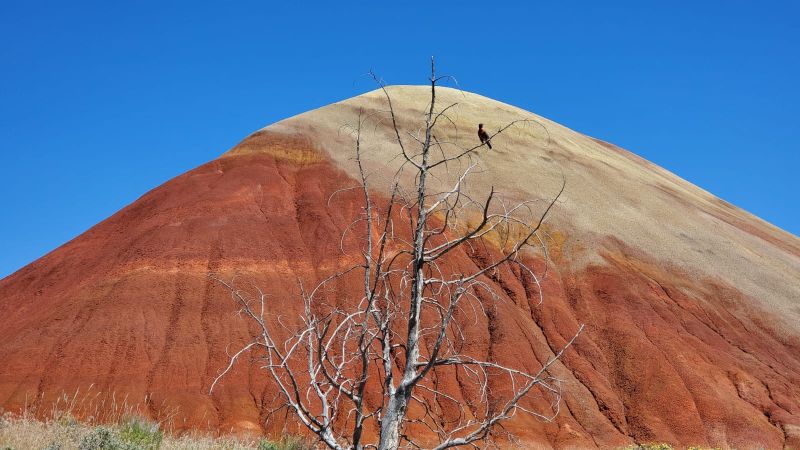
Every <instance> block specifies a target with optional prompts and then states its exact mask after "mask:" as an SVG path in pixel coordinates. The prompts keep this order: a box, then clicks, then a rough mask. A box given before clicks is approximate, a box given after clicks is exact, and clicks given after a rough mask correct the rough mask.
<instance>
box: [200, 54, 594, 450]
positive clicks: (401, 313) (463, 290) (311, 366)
mask: <svg viewBox="0 0 800 450" xmlns="http://www.w3.org/2000/svg"><path fill="white" fill-rule="evenodd" d="M373 78H374V79H375V81H376V82H377V83H378V85H379V87H380V88H381V89H382V92H383V94H384V97H385V100H386V104H387V110H386V111H385V112H384V113H385V115H384V116H383V117H381V118H379V120H387V121H388V122H389V123H390V127H391V130H392V133H393V135H394V136H393V139H394V140H395V141H396V145H397V148H398V156H399V157H400V158H401V161H402V165H401V167H400V169H399V170H398V171H397V173H395V176H394V179H393V180H392V181H391V182H390V183H389V184H390V186H391V187H390V189H389V192H388V195H386V194H384V195H383V196H380V195H378V194H376V192H375V191H374V190H373V188H372V186H371V185H370V177H369V174H368V172H367V169H366V168H365V160H364V158H363V140H362V137H363V136H364V135H363V133H362V131H363V130H364V128H365V126H366V125H365V124H366V123H367V122H368V121H370V120H373V119H375V117H371V116H367V115H366V114H365V113H364V111H363V110H362V111H360V112H359V115H358V118H357V121H356V123H355V124H353V125H352V126H349V127H347V130H348V132H350V133H351V134H352V136H353V138H354V147H355V163H356V164H357V166H358V174H359V176H360V179H359V185H358V186H357V187H356V189H358V190H360V192H361V194H360V195H359V196H360V197H362V200H363V205H362V212H361V214H360V216H359V217H358V218H356V220H355V221H354V222H353V224H352V225H351V227H349V228H348V231H349V232H350V233H354V234H357V235H358V237H359V238H360V239H357V240H355V242H356V244H354V245H355V248H356V249H357V251H358V254H359V257H358V259H359V261H360V262H359V263H358V264H356V265H354V266H352V267H350V268H347V269H344V270H340V271H338V272H336V273H334V274H333V275H331V276H330V277H329V278H327V279H324V280H322V281H321V282H319V283H318V284H317V285H316V286H315V287H314V288H313V289H311V290H310V291H309V290H306V289H303V288H302V285H301V295H300V301H302V305H303V314H302V315H301V317H299V318H297V323H296V324H289V323H286V322H285V321H283V320H277V321H276V320H274V319H275V317H276V314H275V312H273V311H270V308H269V307H268V304H267V300H266V299H267V296H266V294H265V293H264V292H263V291H261V290H259V289H258V288H257V287H256V288H252V289H250V288H248V289H243V288H240V287H239V286H238V283H236V282H235V280H224V279H221V278H219V277H217V276H216V275H212V277H214V278H215V279H216V280H218V281H219V282H220V283H221V284H222V285H224V286H225V287H226V288H227V289H228V290H229V291H230V292H231V295H232V297H233V299H234V300H235V301H236V303H237V304H238V305H239V307H240V308H241V312H242V313H243V315H244V317H246V318H247V319H248V320H249V322H251V324H254V325H255V328H256V330H257V333H256V334H255V335H254V336H253V340H252V341H250V342H249V343H248V344H247V345H245V346H244V347H243V348H242V349H241V350H239V351H238V352H236V353H235V354H233V355H232V356H231V358H230V362H229V364H228V366H227V367H226V368H225V369H224V370H223V371H222V373H221V374H220V375H219V376H218V377H217V378H216V379H215V380H214V382H213V383H212V386H211V389H212V390H213V388H214V386H215V385H216V384H217V383H218V382H219V381H220V380H221V379H222V378H223V377H224V376H225V374H226V373H228V372H229V370H230V369H231V368H232V367H233V366H234V364H235V362H236V361H237V360H238V359H239V357H240V356H241V355H243V354H244V353H245V352H248V351H256V352H258V354H259V357H260V358H261V360H262V361H263V364H262V368H263V369H264V370H265V371H266V372H267V373H268V377H269V379H270V380H271V382H274V384H275V385H276V386H277V388H278V391H279V393H280V396H281V403H282V405H283V406H285V407H287V408H288V409H289V410H290V411H291V412H292V413H294V415H296V416H297V418H298V419H299V420H300V421H301V422H302V423H303V425H305V426H306V427H307V428H308V430H310V431H311V432H312V433H314V435H316V437H317V438H318V439H319V441H320V442H321V443H323V444H324V445H325V446H327V447H328V448H331V449H336V450H340V449H342V450H343V449H366V448H376V449H380V450H385V449H398V448H400V447H404V448H423V447H425V448H433V449H436V450H439V449H446V448H450V447H458V446H473V447H477V443H479V442H481V441H484V440H486V439H487V438H489V437H490V433H491V432H492V430H493V429H494V428H495V427H496V426H497V425H498V424H500V423H501V422H503V421H505V420H507V419H510V418H512V417H514V416H515V415H516V414H518V413H525V414H530V415H533V416H536V417H538V418H541V419H543V420H552V419H553V418H554V417H555V415H556V414H557V413H558V409H559V402H560V399H561V391H560V385H559V380H557V379H556V378H554V377H553V376H552V375H551V374H550V371H549V369H550V368H551V366H552V365H553V364H554V363H555V362H556V361H557V360H558V359H559V358H560V357H561V356H562V355H563V354H564V351H565V350H566V349H567V347H569V346H570V345H571V344H572V343H573V342H574V340H575V339H576V338H577V336H578V334H580V332H581V331H582V329H583V326H581V327H580V329H578V330H577V331H576V332H575V334H574V335H573V336H572V338H571V339H569V341H568V342H567V343H566V345H565V346H564V348H562V349H560V350H559V351H558V352H557V353H555V354H554V355H553V356H552V357H551V358H550V359H549V360H547V361H545V362H544V363H543V364H541V367H540V368H539V369H538V370H536V371H534V372H529V371H526V370H524V369H522V368H520V367H512V366H510V365H507V364H504V363H501V362H499V361H496V360H491V359H488V360H484V359H481V358H480V357H479V356H478V355H475V354H474V352H470V351H468V350H467V349H466V347H467V345H466V344H467V341H468V336H467V331H466V330H465V327H467V326H468V325H469V323H470V317H472V319H473V320H477V319H478V318H479V317H481V316H486V315H487V314H488V311H487V307H490V306H487V304H490V303H492V302H500V301H503V297H502V296H501V295H500V294H498V293H497V292H495V287H494V284H493V282H492V281H491V280H492V277H495V276H497V274H498V273H499V271H500V270H502V268H503V267H511V268H513V270H514V271H515V273H517V274H518V275H519V277H520V279H523V280H526V281H527V282H528V283H529V284H531V285H532V286H531V290H532V291H533V292H536V295H538V296H539V303H541V301H542V289H541V284H540V282H541V279H542V277H543V274H544V273H545V272H546V267H547V266H546V264H545V266H544V267H545V268H544V269H540V270H539V271H538V272H537V271H535V270H534V269H533V267H532V265H531V264H530V263H527V262H526V261H532V260H534V258H535V257H536V256H537V255H538V256H539V257H540V259H543V260H544V261H546V260H547V254H546V246H545V243H544V242H545V241H544V239H543V238H542V237H541V236H540V235H541V230H542V224H543V222H544V220H545V219H546V217H547V216H548V214H549V212H550V211H551V209H552V208H553V206H554V205H555V204H556V202H557V201H558V199H559V198H560V196H561V193H562V192H563V190H564V184H565V183H564V181H563V177H562V184H561V188H560V190H559V191H558V193H557V194H555V195H554V196H553V198H552V199H551V200H550V201H549V202H546V203H545V206H544V208H543V210H542V209H541V208H538V210H539V211H538V212H536V211H537V208H536V207H535V202H533V201H526V202H522V203H518V204H513V205H509V204H507V203H506V202H504V201H502V200H499V199H498V195H497V194H496V193H495V191H494V189H493V188H492V189H491V190H490V191H489V192H488V195H487V197H486V198H485V199H484V200H476V199H473V198H472V197H471V196H470V195H469V194H468V193H467V189H466V188H465V186H466V183H467V180H468V178H469V176H470V174H471V173H473V171H475V170H476V167H477V163H476V162H475V161H474V159H473V157H474V155H475V154H476V152H477V151H479V150H480V149H481V147H484V146H485V144H484V143H480V144H477V145H474V146H463V145H461V144H459V143H458V142H456V141H455V140H447V139H442V140H440V139H438V138H437V137H436V134H437V132H439V131H441V129H442V128H445V127H454V126H455V122H454V121H453V120H452V119H451V117H450V116H449V113H451V112H452V111H453V110H454V109H455V108H457V104H449V105H446V106H445V107H443V108H441V107H439V105H437V98H436V88H437V85H438V84H439V83H440V82H442V80H444V79H446V78H447V77H439V76H437V75H436V71H435V65H434V62H433V59H431V75H430V103H429V105H428V107H427V110H426V111H425V112H424V125H423V126H422V127H420V128H419V131H418V132H417V133H416V134H414V133H409V132H404V131H403V129H402V128H401V125H400V123H399V122H400V120H399V117H398V115H397V114H396V110H395V107H394V105H393V104H392V97H391V95H390V93H389V90H388V89H387V88H386V87H385V85H384V84H383V82H382V81H381V80H379V79H378V78H377V77H375V76H374V75H373ZM531 122H533V120H532V119H524V118H523V119H520V120H518V121H514V122H511V123H509V124H506V125H505V126H503V127H501V128H500V129H499V131H498V132H497V133H495V134H493V135H492V136H491V138H494V137H495V136H497V135H499V134H501V133H503V132H505V131H506V130H508V129H510V128H512V127H514V126H518V125H522V124H526V123H531ZM537 123H538V122H537ZM439 134H440V135H442V134H441V133H439ZM455 167H458V168H459V169H458V171H457V172H456V171H455V169H454V168H455ZM409 173H410V175H412V177H413V182H410V183H406V182H404V181H403V180H408V179H411V178H412V177H409V176H407V175H408V174H409ZM432 180H435V182H433V181H432ZM446 181H449V182H450V184H449V188H445V189H435V188H434V187H433V186H434V184H437V183H438V185H443V183H445V182H446ZM387 198H388V200H387ZM348 231H346V232H345V233H347V232H348ZM345 241H346V240H345V239H344V238H343V239H342V249H343V250H345V247H347V245H346V244H345ZM477 251H482V255H483V256H482V263H481V264H476V265H474V266H472V268H471V269H465V268H464V265H463V264H462V265H459V264H458V263H455V262H453V261H451V260H454V259H455V258H453V256H452V255H455V254H457V253H459V252H462V253H463V254H471V253H475V252H477ZM348 277H358V278H359V279H360V280H361V281H360V282H359V284H360V285H361V286H362V287H361V288H360V294H359V295H358V296H357V297H356V298H353V299H349V301H347V302H338V303H339V305H340V306H333V305H330V304H328V303H326V302H325V301H324V300H323V299H322V297H324V295H323V292H324V291H325V290H326V287H327V286H328V285H329V284H330V283H331V282H332V281H334V280H337V279H342V278H348ZM251 291H252V292H251ZM342 304H344V305H345V306H341V305H342ZM443 377H458V378H459V380H464V382H465V383H467V384H468V385H469V386H470V389H471V390H472V392H473V393H474V395H475V398H474V399H471V401H465V400H464V399H459V398H457V397H456V394H454V393H452V392H447V391H446V389H443V388H441V387H440V383H439V382H440V380H441V379H442V378H443ZM498 386H499V387H501V388H497V387H498ZM534 391H535V392H537V393H539V394H540V395H539V398H541V397H542V396H544V397H545V398H546V399H547V400H548V402H549V407H547V408H546V410H544V411H540V410H536V409H535V408H534V407H532V406H530V405H531V402H528V403H525V402H524V401H523V400H524V399H525V397H526V396H528V395H529V394H531V393H532V392H534ZM370 394H371V395H370ZM445 409H446V410H447V411H449V412H448V413H447V414H445V411H444V410H445ZM445 415H446V416H447V418H446V419H445V418H444V416H445ZM368 436H369V439H368Z"/></svg>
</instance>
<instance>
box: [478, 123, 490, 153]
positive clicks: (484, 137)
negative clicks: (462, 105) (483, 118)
mask: <svg viewBox="0 0 800 450" xmlns="http://www.w3.org/2000/svg"><path fill="white" fill-rule="evenodd" d="M478 139H480V140H481V142H483V143H484V144H486V145H488V146H489V150H491V149H492V141H490V140H489V133H487V132H486V130H484V129H483V124H482V123H479V124H478Z"/></svg>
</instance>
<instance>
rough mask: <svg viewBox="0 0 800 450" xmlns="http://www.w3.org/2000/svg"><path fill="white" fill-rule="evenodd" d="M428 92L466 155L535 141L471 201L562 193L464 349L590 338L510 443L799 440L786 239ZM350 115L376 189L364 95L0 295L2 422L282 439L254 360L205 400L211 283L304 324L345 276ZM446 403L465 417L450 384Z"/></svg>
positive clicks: (220, 318) (385, 146) (723, 208)
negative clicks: (88, 408)
mask: <svg viewBox="0 0 800 450" xmlns="http://www.w3.org/2000/svg"><path fill="white" fill-rule="evenodd" d="M389 92H390V93H391V94H392V96H393V101H394V102H395V108H396V109H397V111H398V112H399V114H400V116H399V117H400V120H401V122H402V124H401V126H403V127H404V128H406V129H415V127H413V126H412V124H414V123H417V120H418V118H419V112H420V111H422V110H423V109H424V107H425V106H426V102H427V99H428V97H427V95H428V94H429V93H428V91H427V90H426V88H423V87H413V86H397V87H391V88H390V89H389ZM437 93H438V94H439V101H441V102H442V103H443V104H447V103H448V102H452V103H458V104H459V105H458V106H457V107H455V108H454V115H453V120H454V123H455V124H456V126H457V129H451V130H449V131H448V130H443V131H442V134H441V135H439V136H438V137H439V139H442V140H444V139H448V140H456V141H459V142H464V143H469V142H473V141H476V140H477V134H476V130H477V123H479V122H482V123H484V124H486V126H487V128H488V129H489V131H494V130H496V128H497V126H499V125H500V124H502V123H506V122H508V121H511V120H514V119H518V118H520V117H523V118H536V119H537V120H539V121H540V122H541V124H542V125H543V126H537V125H530V126H526V127H521V128H520V129H519V130H514V132H510V133H506V134H504V135H502V136H498V137H497V138H496V139H495V140H493V141H492V144H493V146H494V150H492V151H488V150H483V149H482V150H481V151H480V153H479V154H478V156H477V159H478V160H479V164H480V169H481V171H480V172H479V173H478V174H477V175H476V177H475V178H474V179H473V180H472V182H471V184H470V185H469V187H468V190H469V193H470V194H474V195H476V196H478V197H483V196H484V195H485V192H488V190H489V188H490V186H494V188H495V189H496V190H497V191H499V192H502V193H503V194H505V195H506V196H508V197H510V198H512V199H543V200H545V199H548V198H550V197H551V195H552V194H553V193H555V192H556V191H557V189H558V185H560V182H561V177H562V174H563V176H564V177H565V178H566V181H567V188H566V190H565V192H564V196H563V201H561V202H560V203H559V204H558V205H557V207H556V209H555V210H554V215H553V216H552V217H551V218H550V219H549V220H548V223H547V230H546V231H547V239H548V245H549V248H550V256H551V258H552V260H553V266H552V269H551V270H550V272H549V275H548V278H547V279H546V280H545V283H544V287H545V301H544V303H543V304H541V305H539V304H538V297H537V298H534V297H533V296H531V294H530V292H529V290H530V289H529V286H527V285H526V280H525V279H523V278H520V277H519V276H516V275H515V274H514V273H512V272H510V271H506V272H502V271H501V272H499V273H498V274H497V275H496V276H495V277H494V278H493V279H492V280H491V282H492V283H494V284H495V285H496V287H497V290H498V292H502V293H503V298H502V299H501V301H498V302H496V304H495V305H493V308H494V310H493V312H492V315H491V317H490V318H487V319H486V320H483V321H480V322H478V323H476V324H475V327H474V328H473V329H472V332H471V336H472V338H473V340H472V344H471V345H472V348H473V350H474V351H475V352H478V353H480V354H493V355H496V357H498V358H512V357H513V358H518V359H519V360H521V361H530V362H531V364H535V363H537V362H541V361H544V360H546V359H547V358H548V357H550V356H551V355H552V354H553V351H554V349H558V348H561V347H562V346H563V344H564V343H565V341H566V339H569V337H570V335H569V330H573V329H574V328H575V327H576V325H577V324H579V323H585V324H586V325H587V329H586V331H585V332H584V334H583V335H582V336H581V338H580V339H579V340H578V341H576V343H575V346H574V347H573V349H571V350H570V352H568V353H567V354H566V355H565V358H564V360H563V364H562V363H559V364H557V365H556V366H554V369H553V372H554V374H555V375H557V376H558V377H559V378H561V379H562V380H563V389H564V392H565V398H564V404H563V407H562V410H561V415H560V416H559V417H558V418H557V419H556V420H555V421H554V422H552V423H543V422H540V421H537V420H533V419H530V418H523V417H520V418H516V419H515V420H514V421H512V422H510V423H509V425H508V429H509V431H513V432H514V434H516V435H517V436H518V437H519V438H520V439H521V440H522V442H523V443H525V445H528V446H531V447H535V446H542V447H553V446H555V447H559V448H576V447H577V448H592V447H601V448H607V447H613V446H624V445H627V444H629V443H631V442H633V441H637V442H650V441H663V442H670V443H673V444H676V445H714V446H723V447H728V446H731V447H737V448H751V447H765V448H782V447H784V446H795V447H797V446H800V389H799V388H798V386H800V375H799V374H800V328H798V325H797V324H798V323H800V240H798V238H796V237H795V236H792V235H790V234H788V233H786V232H783V231H782V230H779V229H777V228H775V227H772V226H771V225H769V224H767V223H765V222H763V221H761V220H760V219H758V218H756V217H753V216H752V215H750V214H748V213H746V212H744V211H742V210H740V209H737V208H735V207H733V206H731V205H728V204H726V203H724V202H722V201H720V200H719V199H716V198H715V197H713V196H712V195H710V194H709V193H707V192H705V191H703V190H701V189H699V188H697V187H696V186H693V185H691V184H690V183H688V182H686V181H684V180H681V179H680V178H678V177H676V176H675V175H673V174H671V173H669V172H667V171H665V170H663V169H661V168H659V167H657V166H654V165H653V164H651V163H649V162H647V161H644V160H643V159H641V158H638V157H637V156H635V155H632V154H630V153H628V152H626V151H624V150H622V149H619V148H617V147H615V146H613V145H610V144H607V143H604V142H601V141H597V140H594V139H591V138H588V137H586V136H583V135H580V134H578V133H575V132H573V131H571V130H568V129H566V128H564V127H562V126H560V125H558V124H555V123H553V122H550V121H547V120H546V119H542V118H540V117H538V116H535V115H533V114H531V113H529V112H526V111H523V110H521V109H518V108H515V107H512V106H509V105H505V104H502V103H499V102H496V101H493V100H491V99H487V98H485V97H481V96H479V95H475V94H470V93H462V92H460V91H456V90H448V89H441V92H437ZM359 109H361V110H363V111H366V112H367V113H368V114H370V115H371V117H372V122H371V127H370V128H369V130H370V131H369V132H368V133H366V134H365V138H364V139H365V143H364V148H365V155H366V159H367V161H366V162H367V164H368V166H369V168H370V170H372V171H374V172H375V180H376V181H375V183H377V185H378V188H379V187H380V183H381V180H384V182H385V181H386V180H389V179H390V178H391V176H392V174H393V173H394V171H395V170H396V168H397V165H398V164H399V161H398V160H397V159H393V157H394V156H395V155H396V153H397V149H396V148H395V146H393V145H392V141H393V139H394V138H393V136H392V135H391V133H390V129H389V128H388V125H387V124H386V123H385V122H384V121H383V119H384V118H385V116H384V115H383V113H382V111H384V110H385V109H386V107H385V104H384V103H383V99H382V97H381V96H380V93H379V92H371V93H367V94H364V95H362V96H358V97H355V98H352V99H349V100H346V101H343V102H340V103H336V104H333V105H329V106H326V107H323V108H320V109H317V110H314V111H310V112H308V113H305V114H301V115H299V116H295V117H292V118H290V119H286V120H284V121H281V122H278V123H276V124H273V125H271V126H269V127H266V128H264V129H262V130H260V131H258V132H256V133H254V134H253V135H251V136H249V137H248V138H246V139H245V140H244V141H242V143H240V144H239V145H237V146H236V147H234V148H233V149H231V150H230V151H228V152H227V153H225V154H224V155H223V156H222V157H220V158H219V159H217V160H215V161H212V162H209V163H207V164H204V165H202V166H200V167H198V168H196V169H194V170H192V171H189V172H187V173H186V174H183V175H181V176H179V177H177V178H175V179H173V180H171V181H169V182H167V183H165V184H164V185H162V186H160V187H158V188H156V189H154V190H153V191H151V192H149V193H147V194H146V195H144V196H143V197H142V198H140V199H139V200H137V201H136V202H134V203H133V204H131V205H130V206H128V207H126V208H124V209H123V210H121V211H120V212H118V213H117V214H115V215H113V216H112V217H110V218H109V219H107V220H105V221H103V222H101V223H100V224H98V225H96V226H95V227H93V228H92V229H90V230H88V231H87V232H86V233H84V234H82V235H81V236H79V237H78V238H76V239H74V240H73V241H71V242H69V243H67V244H65V245H64V246H62V247H60V248H59V249H57V250H55V251H54V252H52V253H50V254H48V255H47V256H45V257H43V258H41V259H39V260H37V261H36V262H34V263H32V264H30V265H28V266H26V267H24V268H22V269H21V270H20V271H18V272H16V273H15V274H13V275H11V276H9V277H7V278H5V279H4V280H2V281H0V342H2V345H0V361H1V362H2V364H0V407H3V408H6V409H9V410H18V409H20V408H23V407H25V405H26V404H27V405H29V406H30V405H32V406H33V407H38V408H40V410H44V409H46V408H47V406H48V404H49V403H50V402H52V401H53V399H55V398H56V397H57V396H58V395H60V394H61V393H63V392H74V391H75V390H76V389H81V390H85V389H87V388H88V387H89V386H90V385H92V386H93V389H95V390H96V391H101V392H105V393H111V392H113V393H115V395H116V396H117V397H119V398H122V397H124V396H125V395H127V398H128V401H129V402H133V403H136V402H140V403H141V404H142V405H143V407H144V409H145V411H147V412H148V413H149V414H150V415H151V416H153V417H154V418H162V419H164V418H165V417H166V415H171V417H172V420H173V422H174V425H175V426H176V428H179V429H180V428H202V429H206V428H210V429H214V430H222V431H227V430H231V429H233V430H251V431H257V432H261V431H269V432H279V431H282V430H284V427H288V430H289V431H296V430H297V424H294V423H292V422H291V421H290V422H289V423H288V424H287V423H285V422H284V421H285V418H286V416H285V414H283V413H281V414H274V413H273V409H274V407H275V406H276V405H275V403H274V402H275V388H274V386H271V385H269V384H267V383H266V378H265V377H263V376H262V375H261V374H260V372H259V370H258V368H257V362H256V361H253V363H252V365H251V366H250V367H246V366H244V365H243V366H242V367H239V368H237V370H236V371H234V373H233V374H232V375H231V377H229V378H227V379H226V380H225V382H223V383H222V384H221V385H220V386H219V387H218V388H217V389H215V391H214V393H213V394H212V395H208V394H207V392H208V387H209V384H210V383H211V381H212V380H213V378H214V376H216V375H217V374H218V373H219V371H220V369H222V368H223V367H224V365H225V364H226V363H227V358H228V356H227V354H226V352H228V351H229V349H234V348H236V347H237V346H238V345H240V344H241V343H242V342H243V341H244V340H245V339H246V338H247V336H248V333H249V330H248V329H247V324H246V322H244V321H242V320H241V319H240V318H239V317H237V316H236V314H235V312H236V311H235V305H234V303H233V302H232V301H231V299H230V296H229V293H228V292H227V291H225V290H224V289H222V288H221V287H220V286H218V285H215V284H213V283H211V282H210V281H209V279H208V277H207V274H208V273H209V272H215V273H220V274H223V275H228V276H232V275H233V274H234V273H239V274H240V277H242V279H247V280H248V281H252V282H253V283H254V284H256V285H258V286H259V287H261V288H262V289H264V290H265V291H267V292H268V293H269V295H270V303H269V304H270V307H271V308H274V310H275V311H283V312H285V314H286V315H287V316H290V315H292V314H295V315H296V314H299V312H300V311H301V305H300V304H298V303H299V302H297V301H296V297H295V294H296V293H297V282H298V280H303V281H307V282H313V281H314V280H318V279H320V278H323V277H325V276H327V275H329V274H331V273H332V272H334V271H335V270H336V269H337V268H339V267H343V266H344V265H346V264H347V263H348V261H347V260H346V257H345V256H343V255H342V254H341V251H340V250H339V239H340V237H341V235H342V232H343V231H344V229H345V228H346V227H347V226H348V225H349V224H350V222H351V221H352V218H353V217H354V216H355V215H356V214H357V212H358V208H359V207H360V204H359V203H358V199H357V197H356V196H351V195H348V194H343V195H341V196H337V201H336V203H335V204H333V205H332V204H331V203H330V202H329V200H330V196H331V194H332V193H333V192H335V191H337V190H339V189H341V188H343V187H348V186H351V185H352V184H353V176H354V174H355V172H354V168H353V164H352V161H351V160H350V158H351V157H352V154H353V153H352V143H351V142H350V141H349V140H348V138H347V137H346V135H345V134H344V133H341V127H342V126H343V125H345V124H348V123H352V122H353V121H354V120H355V117H356V115H357V114H358V111H359ZM676 145H678V143H676ZM476 257H479V255H467V254H458V255H454V256H453V258H454V261H457V263H459V264H470V258H476ZM354 289H357V286H349V285H346V284H342V285H340V286H338V287H337V294H336V295H337V296H339V297H341V298H345V297H347V294H348V292H350V291H351V290H354ZM337 298H338V297H337ZM446 389H447V390H448V392H451V393H452V394H453V395H454V396H457V397H459V398H464V400H465V401H466V400H468V399H467V398H465V397H467V395H466V393H464V392H463V389H462V388H461V387H460V386H459V385H458V383H457V382H456V381H452V382H451V383H450V385H449V386H447V387H446ZM267 418H269V420H268V421H266V423H267V425H266V429H265V430H262V426H263V424H264V423H265V420H266V419H267Z"/></svg>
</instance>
